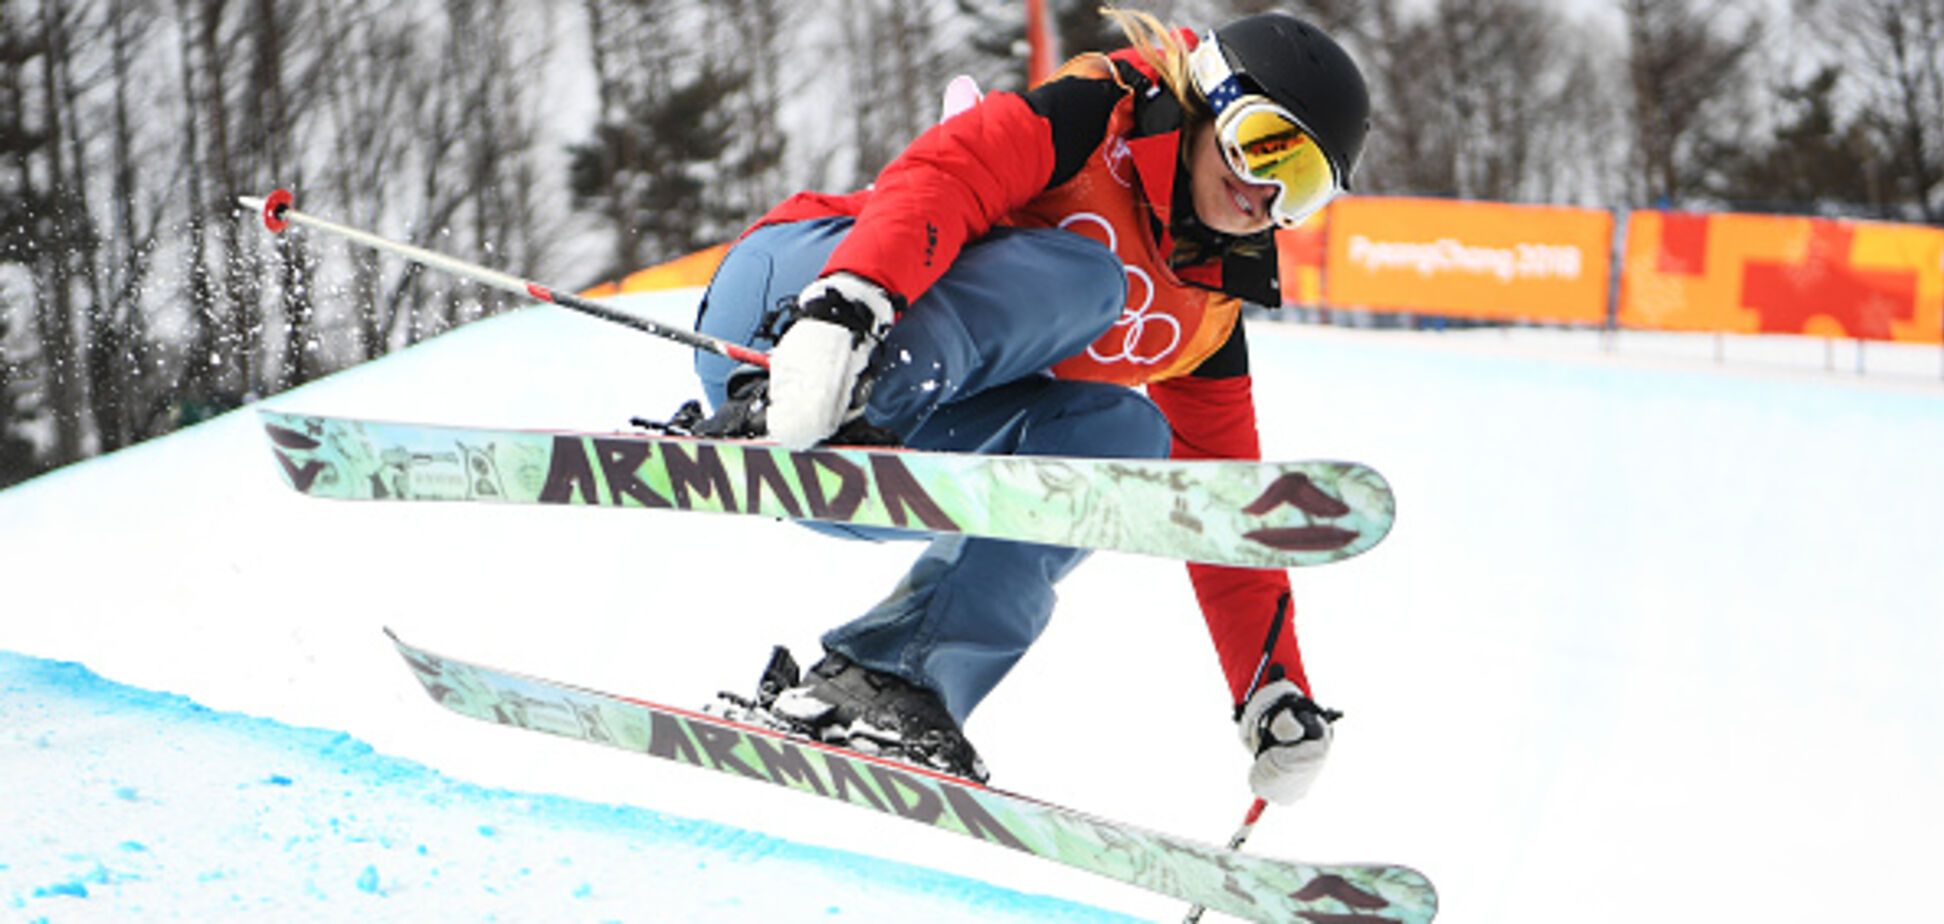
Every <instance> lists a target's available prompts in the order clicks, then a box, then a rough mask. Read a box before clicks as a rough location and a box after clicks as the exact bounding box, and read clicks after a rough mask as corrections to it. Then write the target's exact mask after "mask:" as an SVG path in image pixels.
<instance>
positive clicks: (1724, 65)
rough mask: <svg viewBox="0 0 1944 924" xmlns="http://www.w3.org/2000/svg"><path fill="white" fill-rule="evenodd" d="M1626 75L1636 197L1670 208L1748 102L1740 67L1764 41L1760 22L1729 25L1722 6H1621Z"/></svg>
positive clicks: (1693, 185) (1652, 1) (1651, 0)
mask: <svg viewBox="0 0 1944 924" xmlns="http://www.w3.org/2000/svg"><path fill="white" fill-rule="evenodd" d="M1621 11H1622V15H1623V16H1624V17H1625V20H1626V30H1627V42H1628V50H1627V75H1628V86H1629V88H1630V89H1631V90H1632V107H1631V110H1630V112H1631V115H1632V123H1633V136H1632V142H1633V150H1634V155H1633V168H1634V171H1635V182H1636V183H1637V184H1638V189H1637V195H1638V197H1639V199H1640V200H1641V201H1644V202H1648V203H1652V204H1657V205H1659V204H1673V203H1678V202H1680V201H1681V200H1682V199H1683V198H1684V197H1686V196H1687V195H1689V194H1690V193H1691V192H1693V191H1694V190H1696V189H1697V188H1698V187H1699V186H1700V185H1701V184H1702V183H1703V182H1704V179H1705V177H1706V174H1707V170H1708V164H1707V163H1706V161H1705V160H1704V159H1702V158H1700V157H1697V156H1695V152H1696V151H1697V150H1698V149H1699V148H1701V147H1704V146H1706V144H1707V143H1708V142H1709V141H1710V140H1711V139H1712V138H1715V137H1717V136H1718V135H1719V134H1721V133H1722V132H1724V131H1733V130H1734V129H1735V128H1736V127H1737V120H1735V119H1734V118H1733V117H1732V115H1731V113H1732V111H1733V107H1735V106H1737V105H1738V104H1744V103H1745V102H1746V98H1745V91H1746V90H1747V89H1748V88H1749V86H1750V84H1749V81H1748V74H1747V73H1746V68H1745V64H1746V62H1747V61H1748V59H1749V56H1750V54H1751V52H1752V51H1753V50H1754V49H1755V48H1756V47H1757V46H1758V45H1759V44H1760V42H1761V40H1762V29H1761V25H1760V23H1759V22H1757V21H1748V22H1745V23H1740V24H1739V25H1740V26H1741V28H1740V29H1739V30H1737V29H1736V28H1735V27H1736V25H1738V24H1737V23H1735V22H1732V21H1729V20H1728V19H1727V14H1729V13H1730V12H1732V7H1730V6H1729V5H1727V4H1715V3H1695V2H1694V0H1624V2H1623V3H1622V5H1621Z"/></svg>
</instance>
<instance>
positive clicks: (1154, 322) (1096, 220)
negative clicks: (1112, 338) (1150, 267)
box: [1059, 212, 1181, 366]
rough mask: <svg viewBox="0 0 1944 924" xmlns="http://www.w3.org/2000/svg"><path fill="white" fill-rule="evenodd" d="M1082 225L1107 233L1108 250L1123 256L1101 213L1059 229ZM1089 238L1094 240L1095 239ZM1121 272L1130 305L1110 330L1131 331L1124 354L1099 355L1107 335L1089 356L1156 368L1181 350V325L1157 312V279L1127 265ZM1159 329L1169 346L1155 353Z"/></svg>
mask: <svg viewBox="0 0 1944 924" xmlns="http://www.w3.org/2000/svg"><path fill="white" fill-rule="evenodd" d="M1080 223H1086V224H1090V225H1094V226H1097V227H1099V228H1100V229H1101V231H1103V232H1105V233H1106V237H1107V239H1106V240H1104V241H1101V243H1103V244H1106V245H1107V249H1108V250H1111V251H1113V252H1114V255H1115V256H1117V257H1118V256H1120V238H1119V236H1118V235H1117V234H1115V233H1114V226H1113V224H1112V223H1110V222H1109V221H1108V220H1107V219H1106V218H1104V217H1102V216H1101V215H1099V214H1097V213H1094V212H1076V213H1074V214H1072V215H1068V216H1067V217H1066V218H1064V219H1061V221H1060V225H1059V227H1060V230H1063V231H1072V230H1073V228H1072V226H1073V225H1075V224H1080ZM1074 233H1075V234H1084V232H1081V231H1074ZM1087 236H1089V237H1091V235H1087ZM1121 269H1122V270H1123V271H1124V272H1126V273H1127V276H1128V287H1127V291H1128V299H1127V305H1126V306H1125V307H1123V308H1122V309H1121V316H1120V320H1118V321H1115V322H1114V324H1113V327H1110V328H1108V330H1113V329H1114V328H1120V327H1125V328H1126V329H1127V330H1126V332H1125V333H1124V334H1123V335H1122V337H1121V346H1120V350H1119V351H1118V352H1113V353H1106V354H1103V353H1101V352H1099V350H1098V347H1099V346H1100V344H1101V341H1103V340H1106V339H1107V337H1106V336H1104V335H1103V336H1102V337H1101V338H1100V340H1096V341H1094V344H1093V345H1092V346H1089V347H1087V355H1088V356H1089V357H1092V358H1093V360H1094V361H1095V362H1099V363H1132V364H1134V365H1137V366H1152V365H1155V364H1157V363H1159V362H1161V361H1162V360H1163V359H1166V358H1167V357H1168V354H1170V353H1173V352H1174V351H1175V349H1176V348H1177V347H1179V346H1181V322H1180V321H1179V320H1177V319H1176V318H1175V317H1174V316H1172V315H1170V314H1168V313H1167V312H1164V311H1156V310H1154V291H1155V290H1154V277H1153V276H1151V275H1149V274H1148V272H1147V271H1146V270H1143V269H1141V268H1139V267H1135V266H1129V265H1127V263H1126V262H1125V261H1123V262H1122V263H1121ZM1136 281H1138V282H1140V283H1141V284H1142V287H1143V288H1144V289H1145V291H1144V292H1143V294H1142V295H1141V298H1140V301H1139V304H1138V305H1137V304H1136V303H1135V299H1134V295H1133V293H1134V283H1135V282H1136ZM1157 328H1160V329H1161V332H1162V333H1163V334H1165V335H1166V337H1167V344H1166V345H1165V346H1162V347H1160V349H1153V348H1152V345H1151V344H1150V340H1152V339H1153V338H1151V337H1150V336H1149V334H1150V333H1152V332H1153V331H1154V330H1155V329H1157Z"/></svg>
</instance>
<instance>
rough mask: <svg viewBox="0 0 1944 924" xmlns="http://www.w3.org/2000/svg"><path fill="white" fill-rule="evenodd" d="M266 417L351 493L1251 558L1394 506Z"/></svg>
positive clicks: (744, 447) (1351, 549)
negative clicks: (712, 515)
mask: <svg viewBox="0 0 1944 924" xmlns="http://www.w3.org/2000/svg"><path fill="white" fill-rule="evenodd" d="M259 413H260V414H261V416H262V420H263V423H264V427H265V430H266V433H267V434H268V436H269V438H270V443H271V447H272V451H273V452H274V453H275V456H276V459H277V461H278V463H279V465H280V468H281V470H282V472H283V475H284V478H285V480H286V482H287V483H288V484H289V485H290V486H291V487H292V488H294V489H295V490H297V491H298V492H300V493H303V494H307V495H310V496H312V497H326V498H334V499H341V500H418V501H485V502H496V503H514V504H556V505H585V506H605V507H637V508H648V509H677V510H697V511H709V512H716V513H728V514H743V515H754V516H763V517H781V518H787V519H791V520H805V521H817V522H822V523H828V524H836V525H841V526H846V527H851V528H865V529H888V530H901V531H908V532H918V533H931V534H949V533H963V534H966V535H972V536H981V537H987V538H994V539H1007V540H1014V541H1020V542H1037V543H1044V544H1048V545H1064V546H1073V547H1077V548H1088V549H1108V550H1116V551H1122V552H1131V553H1135V554H1141V555H1153V556H1159V557H1164V558H1172V559H1179V560H1184V561H1195V562H1205V563H1210V564H1224V565H1236V566H1241V567H1257V568H1286V567H1299V566H1309V565H1322V564H1328V563H1331V562H1336V561H1342V560H1343V559H1346V558H1350V557H1352V556H1355V555H1359V554H1361V553H1363V552H1365V551H1367V550H1369V549H1370V548H1371V547H1373V546H1375V545H1376V544H1377V543H1378V542H1380V541H1382V540H1383V538H1384V536H1385V534H1387V533H1388V532H1389V531H1390V526H1391V521H1392V519H1393V517H1394V515H1395V503H1394V501H1393V499H1392V497H1391V493H1390V486H1389V485H1388V484H1387V483H1386V482H1385V481H1384V479H1383V476H1381V475H1379V474H1378V473H1377V472H1376V471H1374V470H1372V469H1370V468H1368V467H1366V466H1363V465H1358V464H1356V463H1351V462H1252V461H1222V460H1195V461H1172V460H1147V459H1071V458H1052V457H1042V456H985V455H977V454H971V453H935V452H921V451H910V450H885V449H876V450H873V449H846V448H819V449H814V450H807V451H801V452H795V451H790V450H786V449H783V448H781V447H778V446H774V445H769V444H764V443H756V442H749V441H738V440H702V439H691V438H683V437H666V436H651V435H644V434H629V433H614V434H603V433H571V432H549V431H533V430H506V429H478V428H464V427H447V426H434V425H425V424H404V423H385V422H379V421H369V420H354V419H346V418H334V417H319V416H315V415H297V414H283V413H277V412H273V411H261V412H259Z"/></svg>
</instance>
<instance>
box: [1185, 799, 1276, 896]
mask: <svg viewBox="0 0 1944 924" xmlns="http://www.w3.org/2000/svg"><path fill="white" fill-rule="evenodd" d="M1268 807H1269V803H1267V802H1264V801H1263V800H1261V799H1259V798H1258V799H1257V800H1255V803H1254V804H1253V805H1250V806H1249V814H1248V816H1247V817H1245V818H1243V819H1242V826H1241V827H1239V828H1236V829H1235V834H1234V835H1232V836H1230V837H1229V840H1228V849H1229V850H1230V851H1236V850H1241V849H1242V845H1243V844H1244V843H1245V842H1247V841H1248V839H1249V835H1250V834H1251V833H1254V831H1255V826H1256V822H1257V821H1259V820H1261V819H1262V810H1263V809H1266V808H1268ZM1206 910H1208V909H1206V908H1203V907H1202V906H1200V905H1193V906H1190V907H1189V909H1188V916H1187V917H1185V918H1182V919H1181V924H1195V922H1197V921H1200V920H1201V916H1202V912H1203V911H1206Z"/></svg>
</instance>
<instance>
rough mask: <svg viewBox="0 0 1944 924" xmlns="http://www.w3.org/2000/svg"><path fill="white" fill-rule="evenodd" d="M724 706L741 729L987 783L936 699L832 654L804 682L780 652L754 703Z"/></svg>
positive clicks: (739, 699)
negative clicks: (758, 728)
mask: <svg viewBox="0 0 1944 924" xmlns="http://www.w3.org/2000/svg"><path fill="white" fill-rule="evenodd" d="M723 698H724V699H726V700H728V701H729V702H731V703H733V704H735V705H737V706H741V707H743V714H742V715H741V716H739V718H741V719H742V720H743V721H753V722H757V723H759V724H764V725H767V726H769V727H771V728H774V729H778V730H781V731H786V732H788V733H790V734H794V735H797V736H800V737H804V738H809V739H811V740H813V741H821V742H823V743H825V744H830V745H834V746H836V747H840V748H844V749H846V750H851V751H856V752H858V753H860V754H868V755H870V756H873V757H883V758H887V759H890V760H896V761H900V762H903V763H908V764H912V765H914V766H918V767H924V768H926V769H929V770H936V771H938V772H940V773H947V774H950V775H952V776H956V777H962V778H964V779H969V780H972V781H973V782H976V783H984V782H985V781H986V780H987V779H988V778H989V777H990V774H989V773H988V772H987V771H986V766H985V761H982V760H980V759H979V754H978V752H977V751H975V750H973V748H972V743H971V742H969V741H967V740H965V733H964V732H963V731H961V730H960V729H959V725H958V722H957V721H955V720H953V718H952V715H951V713H949V712H947V711H945V704H944V702H942V701H941V700H939V698H938V694H936V693H933V692H932V691H930V690H927V689H925V688H924V687H921V686H918V685H916V684H914V683H911V682H910V681H908V680H905V679H904V678H902V677H898V676H896V675H893V674H887V673H884V672H881V671H874V670H871V669H870V668H867V667H864V666H863V665H861V664H858V663H857V662H855V661H852V660H851V659H849V658H847V657H844V656H843V655H841V654H838V653H836V652H830V653H828V654H826V655H824V657H823V660H821V661H818V662H817V663H816V664H815V665H813V666H812V667H811V668H810V672H809V674H808V675H803V674H802V673H801V672H800V670H799V668H798V667H797V664H796V659H795V658H793V657H792V656H791V655H790V652H789V650H788V649H786V648H783V647H781V646H778V647H777V648H776V649H775V651H773V652H772V653H771V655H770V663H769V666H768V667H766V668H765V669H764V670H763V676H762V679H761V681H760V682H759V683H758V686H757V690H756V698H755V699H754V700H746V699H743V698H742V697H737V696H731V695H729V694H723Z"/></svg>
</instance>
